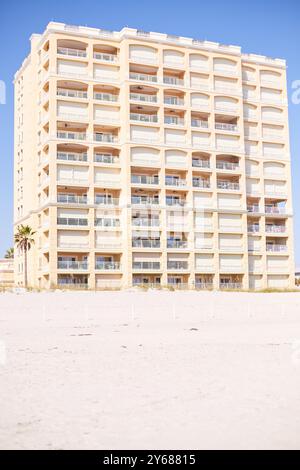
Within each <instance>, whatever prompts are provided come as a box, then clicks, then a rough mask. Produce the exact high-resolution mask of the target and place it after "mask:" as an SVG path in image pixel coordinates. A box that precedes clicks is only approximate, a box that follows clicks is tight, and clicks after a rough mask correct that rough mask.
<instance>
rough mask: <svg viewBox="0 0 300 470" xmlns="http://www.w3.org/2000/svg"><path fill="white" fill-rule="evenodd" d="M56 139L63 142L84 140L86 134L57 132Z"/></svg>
mask: <svg viewBox="0 0 300 470" xmlns="http://www.w3.org/2000/svg"><path fill="white" fill-rule="evenodd" d="M57 138H58V139H65V140H86V133H85V132H66V131H57Z"/></svg>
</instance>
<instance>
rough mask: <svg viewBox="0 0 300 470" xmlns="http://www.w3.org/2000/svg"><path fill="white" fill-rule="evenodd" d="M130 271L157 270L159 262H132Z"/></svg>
mask: <svg viewBox="0 0 300 470" xmlns="http://www.w3.org/2000/svg"><path fill="white" fill-rule="evenodd" d="M132 269H139V270H159V269H160V262H159V261H134V262H133V263H132Z"/></svg>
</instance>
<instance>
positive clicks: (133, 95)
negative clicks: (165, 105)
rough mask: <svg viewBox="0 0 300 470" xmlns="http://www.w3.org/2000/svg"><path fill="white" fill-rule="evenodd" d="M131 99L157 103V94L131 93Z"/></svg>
mask: <svg viewBox="0 0 300 470" xmlns="http://www.w3.org/2000/svg"><path fill="white" fill-rule="evenodd" d="M130 99H131V100H132V101H142V102H145V103H156V102H157V96H156V95H146V94H143V93H130Z"/></svg>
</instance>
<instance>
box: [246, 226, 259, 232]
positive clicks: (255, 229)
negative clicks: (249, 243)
mask: <svg viewBox="0 0 300 470" xmlns="http://www.w3.org/2000/svg"><path fill="white" fill-rule="evenodd" d="M259 231H260V227H259V224H251V225H248V233H259Z"/></svg>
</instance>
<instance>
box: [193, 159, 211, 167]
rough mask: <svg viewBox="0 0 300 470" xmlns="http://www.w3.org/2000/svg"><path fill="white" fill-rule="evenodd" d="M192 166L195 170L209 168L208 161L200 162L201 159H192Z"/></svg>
mask: <svg viewBox="0 0 300 470" xmlns="http://www.w3.org/2000/svg"><path fill="white" fill-rule="evenodd" d="M192 166H193V167H196V168H210V163H209V161H208V160H201V159H197V158H193V159H192Z"/></svg>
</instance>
